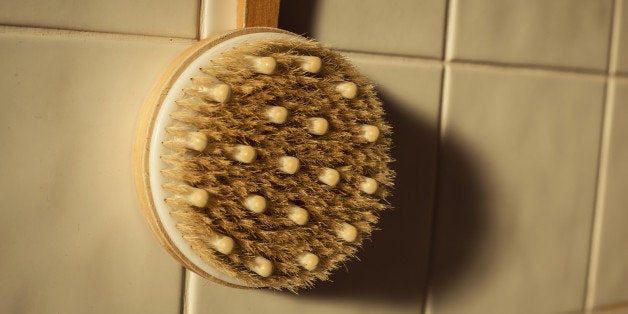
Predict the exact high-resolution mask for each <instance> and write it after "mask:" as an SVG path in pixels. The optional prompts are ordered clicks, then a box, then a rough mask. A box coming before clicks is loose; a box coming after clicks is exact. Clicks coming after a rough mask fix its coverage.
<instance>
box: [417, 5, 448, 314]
mask: <svg viewBox="0 0 628 314" xmlns="http://www.w3.org/2000/svg"><path fill="white" fill-rule="evenodd" d="M454 1H455V0H446V1H445V16H444V22H443V28H444V29H443V48H442V56H443V59H444V60H443V62H442V66H443V68H442V70H441V78H440V99H439V106H438V115H437V122H436V124H437V125H436V158H435V163H434V190H433V191H434V195H433V196H432V210H431V212H430V217H429V220H430V233H429V247H428V252H427V266H426V269H425V272H426V275H425V281H424V287H423V296H422V301H423V302H422V305H421V306H422V312H423V313H426V314H427V313H431V312H433V309H432V291H431V286H432V282H433V276H432V273H433V268H434V249H435V243H436V222H437V216H438V209H439V208H440V204H439V194H440V188H439V185H440V180H441V175H442V157H443V142H444V141H443V136H444V134H445V132H444V127H445V115H446V108H445V106H446V104H447V99H448V94H449V76H450V75H449V65H448V63H447V59H448V50H449V49H450V48H449V46H451V45H450V42H451V38H450V36H451V35H452V34H451V31H450V28H451V27H452V25H451V24H453V17H452V10H453V8H454V5H455V4H454Z"/></svg>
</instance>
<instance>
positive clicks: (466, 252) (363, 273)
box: [279, 1, 485, 304]
mask: <svg viewBox="0 0 628 314" xmlns="http://www.w3.org/2000/svg"><path fill="white" fill-rule="evenodd" d="M318 5H319V4H318V1H282V3H281V8H280V19H279V27H280V28H282V29H286V30H289V31H292V32H294V33H297V34H302V35H305V36H312V27H313V23H314V20H315V19H316V14H317V13H316V12H317V6H318ZM380 96H381V97H382V100H383V102H384V104H385V106H386V111H387V114H388V116H387V119H388V120H389V121H390V123H391V124H392V125H393V128H394V132H395V133H394V135H393V141H394V148H393V151H392V153H393V155H394V157H395V159H396V160H397V161H396V162H395V163H394V164H393V167H394V168H395V170H396V172H397V178H396V180H395V189H394V190H393V193H394V195H393V197H392V198H391V199H390V201H391V203H392V205H393V206H394V209H393V210H392V211H390V212H387V213H384V214H383V216H382V217H381V220H380V222H379V224H378V227H379V228H380V229H381V231H376V232H374V234H373V235H372V240H371V241H366V242H365V244H364V250H362V251H361V252H360V253H359V254H358V258H359V260H354V261H351V262H349V263H347V264H346V269H339V270H337V271H336V272H335V273H334V274H333V275H332V281H329V282H319V283H317V284H316V286H315V287H314V288H313V289H312V290H308V291H301V292H300V295H299V297H306V298H313V299H345V300H360V301H366V302H391V303H393V302H394V303H407V304H422V302H423V298H424V294H425V289H424V288H425V286H426V283H427V281H428V279H427V270H428V263H429V256H430V253H431V252H430V243H431V241H432V239H431V238H430V236H431V234H432V226H431V225H432V219H433V217H432V208H433V207H434V204H433V200H434V193H435V189H434V182H436V184H440V186H441V188H440V191H443V192H441V194H440V195H439V197H438V199H440V200H443V199H445V198H447V204H448V207H447V208H446V210H445V211H438V210H437V213H436V217H435V218H436V219H438V223H437V224H436V225H437V226H438V227H439V230H441V231H440V233H439V236H442V237H443V239H459V238H463V239H464V241H462V242H458V243H451V245H448V246H446V247H441V248H438V250H437V254H439V259H438V260H439V261H445V262H441V264H440V265H439V266H438V268H439V274H441V275H440V276H441V277H440V278H438V280H434V281H433V282H434V284H433V285H432V289H431V290H432V293H439V294H446V291H447V290H448V289H449V288H451V287H453V286H455V284H456V281H457V280H456V279H457V278H460V277H461V276H464V272H465V269H470V268H471V267H468V266H469V265H471V264H472V263H473V262H474V258H473V257H474V256H473V251H474V249H475V248H476V247H477V246H478V245H480V243H481V238H482V230H483V224H484V221H485V218H484V217H483V216H484V213H483V210H482V207H483V189H482V181H481V177H480V174H479V173H477V170H476V169H477V168H476V167H474V162H473V161H472V158H471V157H470V155H469V153H468V151H467V150H465V149H464V148H463V145H462V144H461V143H459V142H458V141H457V140H456V139H455V138H448V139H447V140H446V141H445V142H444V143H443V145H444V146H443V148H442V150H443V158H441V160H442V161H441V168H442V169H443V172H447V173H448V174H449V175H448V176H447V178H448V180H447V182H438V180H436V179H435V177H436V156H435V151H436V148H435V147H436V143H437V131H436V129H435V127H434V126H433V125H432V124H431V123H427V122H426V121H420V118H416V115H413V114H411V113H409V112H407V110H405V109H404V107H405V106H407V105H405V106H404V105H403V104H399V103H396V102H395V101H394V100H393V99H392V97H386V94H385V93H381V92H380ZM437 206H438V204H437ZM450 233H456V234H455V235H454V234H450ZM460 235H464V236H462V237H461V236H460ZM442 273H445V274H447V275H446V276H444V275H442Z"/></svg>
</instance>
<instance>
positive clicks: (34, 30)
mask: <svg viewBox="0 0 628 314" xmlns="http://www.w3.org/2000/svg"><path fill="white" fill-rule="evenodd" d="M206 1H207V0H205V1H202V4H201V6H204V7H202V8H201V9H203V10H208V9H209V8H208V7H207V5H204V3H206ZM200 19H202V21H200ZM208 23H209V22H208V20H207V19H205V18H204V17H202V18H201V15H199V30H198V32H199V36H198V38H200V39H204V38H206V37H207V36H208V35H209V34H206V33H207V31H208V30H207V29H208V26H207V24H208ZM2 33H13V34H27V35H40V36H63V35H70V36H69V37H71V38H85V37H87V38H105V39H118V40H127V41H132V40H138V39H139V40H150V41H156V42H173V43H195V42H197V41H198V38H186V37H169V36H163V35H142V34H131V33H114V32H99V31H86V30H73V29H61V28H46V27H33V26H19V25H6V24H5V25H0V34H2ZM334 50H336V51H338V52H341V53H347V54H352V55H356V56H369V57H375V58H380V59H382V60H386V61H390V60H395V61H398V62H407V63H415V64H417V65H422V64H423V65H430V66H443V67H445V66H452V65H453V66H470V67H478V68H480V67H481V68H487V69H488V68H491V69H502V70H512V71H535V72H539V73H547V74H552V75H565V74H567V75H569V74H571V75H576V76H589V77H591V76H593V77H606V76H610V77H611V78H622V79H624V78H628V73H625V72H619V71H611V72H610V73H605V72H603V71H595V70H586V69H577V68H563V67H553V66H546V65H534V64H515V63H499V62H491V61H475V60H461V59H459V60H441V59H439V58H435V57H429V56H412V55H400V54H388V53H377V52H364V51H354V50H343V49H334Z"/></svg>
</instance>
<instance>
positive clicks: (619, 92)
mask: <svg viewBox="0 0 628 314" xmlns="http://www.w3.org/2000/svg"><path fill="white" fill-rule="evenodd" d="M611 90H612V92H611V94H610V95H609V100H610V101H609V106H611V107H610V108H609V110H608V112H609V115H610V117H609V119H607V121H608V122H607V123H610V125H609V126H607V129H608V130H609V131H610V133H609V138H608V145H607V149H608V151H607V152H606V156H607V160H606V161H605V162H604V163H603V165H604V166H605V169H604V170H603V171H602V182H600V185H601V189H600V195H599V197H600V205H601V206H600V208H598V210H601V213H600V214H601V215H600V216H599V217H600V218H601V228H600V229H599V251H598V255H597V256H596V257H594V260H596V262H594V265H595V266H597V267H596V269H594V270H593V271H594V272H595V274H596V275H597V276H596V278H595V280H594V282H595V286H594V287H591V289H595V292H594V296H595V298H594V302H593V305H594V306H595V307H601V306H608V305H613V304H618V303H628V281H627V280H626V278H628V242H626V239H628V228H627V227H626V226H627V222H628V211H627V210H626V204H628V195H626V187H627V186H628V163H626V160H628V144H627V143H628V125H627V124H626V121H627V120H628V80H619V81H616V82H613V83H612V86H611Z"/></svg>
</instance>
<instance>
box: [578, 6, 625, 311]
mask: <svg viewBox="0 0 628 314" xmlns="http://www.w3.org/2000/svg"><path fill="white" fill-rule="evenodd" d="M618 3H619V1H618V0H614V1H613V4H612V7H613V15H612V17H611V30H610V33H611V34H610V36H609V43H608V53H607V57H608V63H607V76H606V79H605V92H604V99H603V109H602V110H603V111H602V130H601V134H600V145H599V148H598V149H599V151H598V161H597V180H596V189H595V198H594V204H593V215H592V220H593V221H592V223H591V236H590V238H589V256H588V258H589V259H588V264H587V266H588V267H587V269H586V274H585V291H584V302H583V307H584V311H585V312H587V313H588V312H591V311H592V310H593V308H594V306H595V304H594V303H595V290H596V289H595V288H596V287H595V286H596V283H597V268H598V263H599V256H598V255H599V250H600V242H601V233H602V222H603V220H602V219H603V216H604V207H605V201H604V197H603V195H604V192H605V190H606V179H607V174H608V154H609V149H610V136H611V128H612V116H613V109H614V108H613V104H612V103H611V102H612V99H613V98H614V94H615V89H614V82H613V81H612V78H613V76H612V73H613V72H614V69H615V66H616V58H617V55H616V51H615V50H616V49H617V44H618V43H617V40H618V37H617V36H618V32H619V29H618V24H619V14H620V8H619V4H618Z"/></svg>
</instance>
